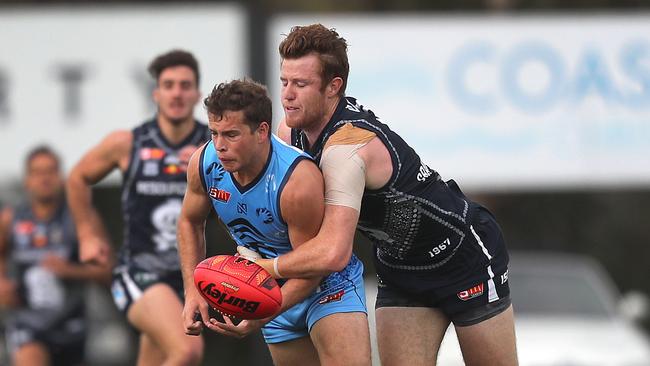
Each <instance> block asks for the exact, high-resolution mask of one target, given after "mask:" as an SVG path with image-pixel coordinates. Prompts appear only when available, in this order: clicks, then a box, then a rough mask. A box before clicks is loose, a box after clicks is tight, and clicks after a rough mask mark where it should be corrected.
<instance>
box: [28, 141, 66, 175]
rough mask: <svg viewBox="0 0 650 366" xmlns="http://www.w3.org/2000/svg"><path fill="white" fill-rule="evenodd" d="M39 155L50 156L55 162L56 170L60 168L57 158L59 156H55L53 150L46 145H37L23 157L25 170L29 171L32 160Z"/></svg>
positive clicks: (59, 161) (59, 160)
mask: <svg viewBox="0 0 650 366" xmlns="http://www.w3.org/2000/svg"><path fill="white" fill-rule="evenodd" d="M39 155H47V156H50V157H51V158H52V159H54V161H55V162H56V167H57V169H59V168H60V167H61V159H60V158H59V154H57V153H56V152H55V151H54V150H52V148H51V147H49V146H48V145H44V144H43V145H37V146H35V147H33V148H32V149H31V150H29V151H28V152H27V155H26V157H25V169H26V170H29V167H30V164H31V163H32V160H34V159H35V158H36V157H37V156H39Z"/></svg>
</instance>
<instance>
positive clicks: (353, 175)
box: [320, 144, 366, 211]
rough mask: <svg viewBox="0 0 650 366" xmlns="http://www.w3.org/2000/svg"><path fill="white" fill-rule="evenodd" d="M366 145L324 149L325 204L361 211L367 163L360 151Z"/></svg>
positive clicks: (322, 163) (336, 146)
mask: <svg viewBox="0 0 650 366" xmlns="http://www.w3.org/2000/svg"><path fill="white" fill-rule="evenodd" d="M364 145H365V144H355V145H332V146H328V147H327V148H326V149H325V151H323V156H322V157H321V160H320V165H321V170H322V171H323V178H324V179H325V204H327V205H339V206H346V207H350V208H353V209H355V210H357V211H361V198H362V197H363V191H364V190H365V188H366V164H365V163H364V161H363V159H361V157H360V156H359V154H358V151H359V149H360V148H361V147H363V146H364Z"/></svg>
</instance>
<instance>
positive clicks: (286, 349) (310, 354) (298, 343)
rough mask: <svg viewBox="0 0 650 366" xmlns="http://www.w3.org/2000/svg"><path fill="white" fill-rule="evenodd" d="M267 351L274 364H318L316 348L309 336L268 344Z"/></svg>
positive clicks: (315, 365) (310, 365)
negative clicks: (269, 352)
mask: <svg viewBox="0 0 650 366" xmlns="http://www.w3.org/2000/svg"><path fill="white" fill-rule="evenodd" d="M269 351H271V357H272V358H273V364H274V365H275V366H292V365H305V366H319V365H320V362H319V361H318V354H317V353H316V348H314V344H313V343H312V342H311V339H309V337H302V338H298V339H294V340H291V341H287V342H282V343H272V344H269Z"/></svg>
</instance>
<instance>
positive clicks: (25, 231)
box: [16, 221, 34, 235]
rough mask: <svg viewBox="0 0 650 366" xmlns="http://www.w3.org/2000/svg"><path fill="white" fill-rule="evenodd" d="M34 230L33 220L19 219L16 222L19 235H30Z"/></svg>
mask: <svg viewBox="0 0 650 366" xmlns="http://www.w3.org/2000/svg"><path fill="white" fill-rule="evenodd" d="M33 231H34V223H33V222H31V221H18V222H17V223H16V233H17V234H19V235H29V234H31V233H32V232H33Z"/></svg>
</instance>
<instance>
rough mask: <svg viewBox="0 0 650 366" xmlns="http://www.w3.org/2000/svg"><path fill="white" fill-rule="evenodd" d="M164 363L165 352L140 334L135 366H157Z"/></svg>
mask: <svg viewBox="0 0 650 366" xmlns="http://www.w3.org/2000/svg"><path fill="white" fill-rule="evenodd" d="M163 362H165V352H163V350H162V349H160V347H158V345H157V344H156V343H155V342H154V341H153V340H151V338H149V337H148V336H147V335H146V334H145V333H141V334H140V348H139V352H138V361H137V363H136V365H137V366H157V365H162V364H163Z"/></svg>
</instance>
